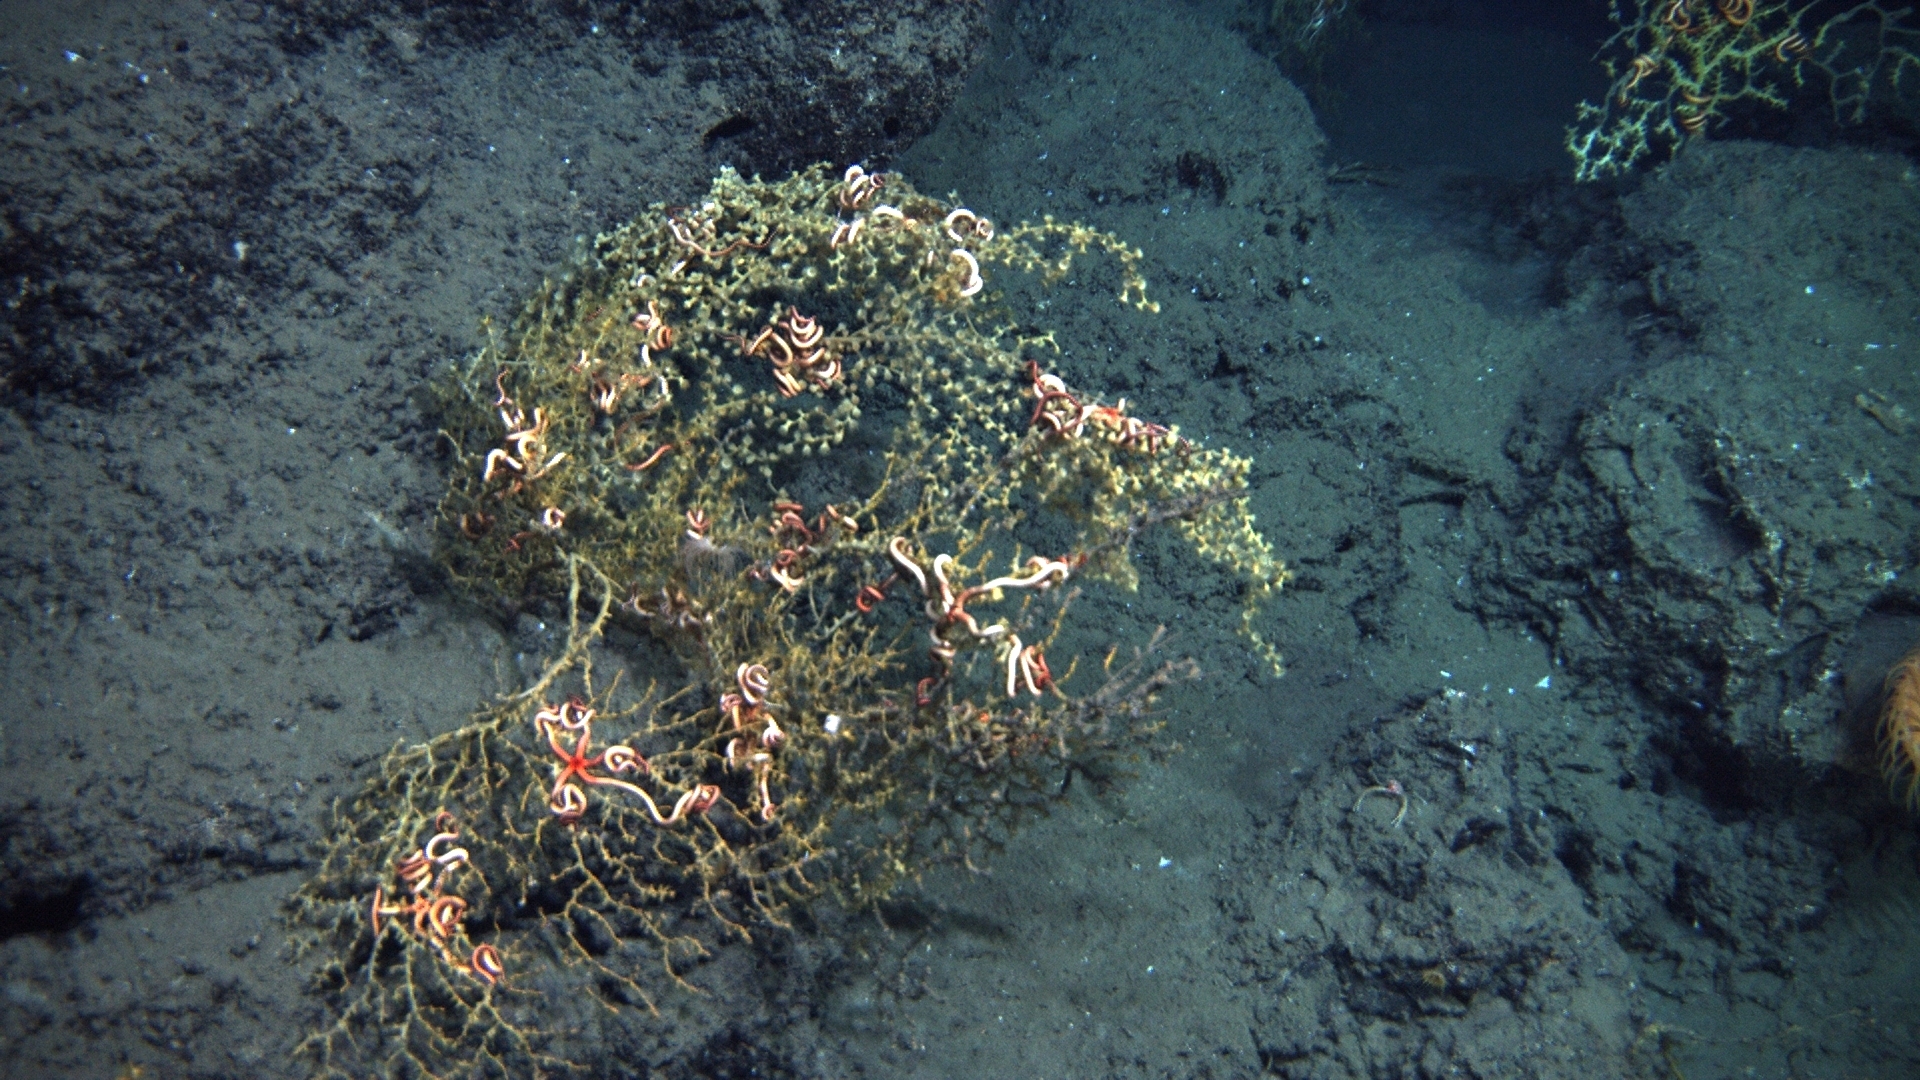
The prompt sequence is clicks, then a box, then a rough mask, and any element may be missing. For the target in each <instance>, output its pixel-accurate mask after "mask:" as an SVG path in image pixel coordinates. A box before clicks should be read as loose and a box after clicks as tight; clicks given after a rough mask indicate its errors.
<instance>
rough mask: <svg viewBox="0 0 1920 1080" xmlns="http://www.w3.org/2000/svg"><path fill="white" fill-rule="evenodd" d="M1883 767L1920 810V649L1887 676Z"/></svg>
mask: <svg viewBox="0 0 1920 1080" xmlns="http://www.w3.org/2000/svg"><path fill="white" fill-rule="evenodd" d="M1880 765H1881V767H1882V768H1883V769H1885V770H1886V774H1887V782H1888V783H1890V784H1892V785H1893V787H1894V789H1895V790H1896V791H1898V790H1900V789H1902V788H1904V789H1905V790H1904V795H1905V802H1906V803H1907V805H1908V806H1912V807H1915V808H1917V809H1920V646H1916V647H1915V648H1914V650H1913V651H1912V652H1909V653H1908V654H1907V655H1906V656H1904V657H1901V659H1900V662H1899V663H1897V664H1895V665H1894V666H1893V670H1892V671H1889V672H1888V673H1887V703H1886V707H1885V709H1884V710H1883V711H1882V712H1881V714H1880Z"/></svg>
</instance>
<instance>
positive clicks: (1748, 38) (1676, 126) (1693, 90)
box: [1567, 0, 1920, 180]
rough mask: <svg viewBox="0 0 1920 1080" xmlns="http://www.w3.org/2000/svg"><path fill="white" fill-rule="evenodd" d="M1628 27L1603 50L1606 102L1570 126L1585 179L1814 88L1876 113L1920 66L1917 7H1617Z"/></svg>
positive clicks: (1847, 109) (1727, 1)
mask: <svg viewBox="0 0 1920 1080" xmlns="http://www.w3.org/2000/svg"><path fill="white" fill-rule="evenodd" d="M1611 14H1612V18H1613V21H1614V22H1615V24H1617V25H1618V26H1619V27H1620V29H1619V30H1617V31H1616V32H1615V33H1614V35H1613V36H1612V37H1611V38H1609V39H1608V40H1607V42H1606V44H1605V45H1604V46H1602V48H1601V54H1602V60H1601V63H1602V65H1603V66H1604V67H1605V68H1606V71H1607V75H1608V77H1609V78H1611V79H1612V86H1611V87H1610V88H1609V90H1608V93H1607V96H1606V97H1605V98H1603V99H1602V100H1601V101H1600V103H1599V104H1594V103H1592V102H1584V101H1583V102H1581V103H1580V107H1579V115H1578V119H1577V120H1576V121H1575V123H1574V125H1573V126H1572V127H1571V128H1568V129H1567V149H1568V150H1569V151H1571V152H1572V154H1573V156H1574V160H1575V163H1576V164H1575V170H1574V175H1575V176H1576V177H1577V178H1578V179H1580V180H1594V179H1598V178H1600V177H1603V176H1609V175H1612V174H1616V173H1621V172H1624V171H1626V170H1628V169H1630V168H1632V167H1633V165H1634V163H1635V162H1638V161H1640V160H1641V159H1642V158H1646V157H1649V156H1653V155H1657V154H1660V153H1664V152H1667V151H1670V150H1671V149H1672V148H1674V147H1676V146H1678V145H1679V144H1680V143H1681V142H1682V141H1683V140H1684V139H1685V138H1686V137H1687V136H1691V135H1698V134H1701V133H1702V132H1705V131H1706V130H1708V127H1709V125H1710V124H1711V123H1712V121H1714V120H1715V119H1716V118H1720V117H1723V116H1724V115H1725V110H1726V107H1727V106H1729V105H1732V104H1734V103H1737V102H1741V101H1754V102H1759V103H1763V104H1765V105H1769V106H1772V107H1774V108H1781V109H1784V108H1786V106H1787V102H1788V99H1789V97H1790V96H1791V95H1792V94H1793V93H1794V92H1795V91H1797V90H1799V89H1800V88H1802V87H1805V86H1806V85H1807V84H1808V83H1809V82H1810V81H1812V82H1819V83H1824V85H1825V88H1826V91H1827V95H1828V99H1829V101H1830V103H1831V104H1832V106H1833V110H1834V115H1835V117H1836V118H1838V119H1840V120H1841V121H1843V122H1846V123H1859V122H1860V121H1861V120H1862V119H1864V118H1865V116H1866V110H1867V106H1868V102H1869V100H1870V99H1871V98H1872V96H1873V95H1874V94H1875V92H1876V91H1877V90H1881V89H1883V88H1885V89H1891V90H1898V89H1900V86H1901V82H1902V79H1903V78H1904V77H1906V76H1908V75H1911V74H1913V73H1914V71H1913V70H1912V69H1920V54H1917V53H1916V52H1915V46H1916V43H1920V27H1916V26H1915V25H1914V23H1913V22H1912V20H1911V13H1910V9H1907V8H1898V9H1891V10H1889V9H1887V8H1883V7H1881V6H1880V5H1879V4H1878V3H1875V2H1873V0H1868V2H1866V3H1859V4H1854V5H1852V6H1848V7H1843V8H1835V7H1834V6H1833V5H1826V4H1821V3H1818V2H1815V0H1783V2H1771V3H1770V2H1767V0H1613V8H1612V13H1611Z"/></svg>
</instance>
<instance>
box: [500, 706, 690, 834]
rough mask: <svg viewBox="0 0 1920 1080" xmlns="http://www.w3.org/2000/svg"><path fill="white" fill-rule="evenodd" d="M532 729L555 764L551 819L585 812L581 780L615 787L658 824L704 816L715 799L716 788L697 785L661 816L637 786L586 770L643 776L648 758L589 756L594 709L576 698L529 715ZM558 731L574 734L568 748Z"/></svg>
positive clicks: (618, 750)
mask: <svg viewBox="0 0 1920 1080" xmlns="http://www.w3.org/2000/svg"><path fill="white" fill-rule="evenodd" d="M533 726H534V728H535V729H536V730H538V731H539V732H540V733H541V734H542V735H544V736H546V739H547V746H548V748H550V749H551V750H552V751H553V754H554V756H555V757H557V758H559V759H560V764H558V765H555V766H554V768H553V790H552V792H551V794H549V795H548V797H547V809H549V810H551V811H553V814H554V816H555V817H558V818H559V819H560V820H561V821H562V822H564V823H566V824H568V825H572V824H574V823H576V822H578V821H579V820H580V819H581V817H583V816H584V815H585V814H586V812H587V793H586V791H585V790H584V789H583V788H581V787H580V785H579V784H576V783H574V782H573V781H574V780H576V779H577V780H580V781H582V782H584V783H587V784H598V785H603V786H606V787H616V788H619V789H620V790H622V791H625V792H627V793H628V794H631V795H635V796H638V797H639V799H640V801H641V802H643V803H645V804H646V806H647V813H648V815H649V816H651V817H652V818H653V820H654V823H655V824H659V825H674V824H678V823H679V822H680V821H682V820H684V819H685V818H687V817H688V816H690V815H693V814H704V813H706V812H707V811H708V810H709V809H711V808H712V807H713V804H714V803H715V802H717V801H718V800H719V798H720V789H719V788H717V787H715V786H713V785H712V784H699V785H696V786H695V787H694V788H693V789H692V790H690V791H687V792H685V793H684V794H682V795H681V796H680V798H679V800H678V801H677V802H675V803H674V804H673V811H672V812H671V813H667V814H662V813H661V812H660V804H658V803H656V802H654V801H653V796H652V795H649V794H648V793H647V790H646V789H645V788H643V787H640V786H639V785H637V784H630V783H628V782H626V781H625V780H617V779H615V778H614V777H611V776H597V775H595V774H594V773H593V772H591V771H590V770H592V769H594V768H596V767H603V766H604V767H605V768H606V769H607V770H608V771H609V772H614V773H624V772H628V771H635V772H638V773H640V774H642V775H644V774H645V773H646V772H647V771H648V769H647V759H646V758H643V757H641V756H640V755H639V754H637V753H635V752H634V749H633V747H631V746H623V745H614V746H609V747H607V748H606V750H604V751H602V752H601V753H598V754H591V755H590V754H589V751H590V750H591V749H592V743H593V710H592V709H590V708H588V707H587V706H586V704H585V703H583V702H581V701H579V700H578V699H569V700H567V701H565V702H563V703H561V704H560V705H557V706H556V705H549V706H546V707H545V708H543V709H541V710H540V711H539V712H538V713H536V714H534V718H533ZM562 732H568V733H577V735H578V737H577V738H575V739H574V741H573V746H572V747H571V748H568V747H567V746H566V745H565V744H564V743H562V742H561V734H562Z"/></svg>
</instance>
